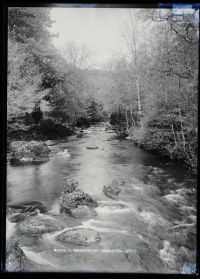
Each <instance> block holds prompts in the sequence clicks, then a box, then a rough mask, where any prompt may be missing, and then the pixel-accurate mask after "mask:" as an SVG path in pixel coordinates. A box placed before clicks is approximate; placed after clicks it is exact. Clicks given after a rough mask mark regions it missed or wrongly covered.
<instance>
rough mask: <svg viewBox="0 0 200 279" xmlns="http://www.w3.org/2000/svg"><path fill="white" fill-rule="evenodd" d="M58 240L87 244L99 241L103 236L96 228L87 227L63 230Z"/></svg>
mask: <svg viewBox="0 0 200 279" xmlns="http://www.w3.org/2000/svg"><path fill="white" fill-rule="evenodd" d="M56 240H58V241H61V242H65V243H71V244H76V245H84V246H87V245H91V244H95V243H99V242H100V240H101V237H100V235H99V233H98V232H96V231H95V230H92V229H86V228H75V229H70V230H67V231H65V232H62V233H61V234H59V235H58V236H57V237H56Z"/></svg>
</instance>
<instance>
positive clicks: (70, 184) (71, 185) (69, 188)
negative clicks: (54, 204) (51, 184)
mask: <svg viewBox="0 0 200 279" xmlns="http://www.w3.org/2000/svg"><path fill="white" fill-rule="evenodd" d="M78 186H79V183H78V181H77V180H75V179H74V178H70V179H68V180H67V183H66V184H65V185H64V186H63V193H64V194H66V193H68V194H69V193H72V192H74V191H75V190H76V189H77V188H78Z"/></svg>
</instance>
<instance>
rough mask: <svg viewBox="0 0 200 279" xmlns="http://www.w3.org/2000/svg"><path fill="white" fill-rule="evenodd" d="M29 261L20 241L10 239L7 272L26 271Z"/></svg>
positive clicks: (7, 246) (7, 248)
mask: <svg viewBox="0 0 200 279" xmlns="http://www.w3.org/2000/svg"><path fill="white" fill-rule="evenodd" d="M27 263H28V261H27V259H26V257H25V254H24V252H23V250H22V249H21V248H20V246H19V242H18V241H13V239H10V240H9V241H8V242H7V244H6V270H7V271H15V272H16V271H24V270H25V269H26V266H27Z"/></svg>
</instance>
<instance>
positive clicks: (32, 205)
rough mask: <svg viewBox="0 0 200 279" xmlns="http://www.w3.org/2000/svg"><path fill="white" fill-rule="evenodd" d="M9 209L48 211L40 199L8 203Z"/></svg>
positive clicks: (16, 210)
mask: <svg viewBox="0 0 200 279" xmlns="http://www.w3.org/2000/svg"><path fill="white" fill-rule="evenodd" d="M8 207H9V210H11V211H12V213H16V212H18V213H25V212H33V213H34V212H36V210H39V211H40V212H41V213H45V212H47V211H48V209H47V207H46V206H45V205H44V204H43V203H42V202H40V201H27V202H19V203H9V204H8Z"/></svg>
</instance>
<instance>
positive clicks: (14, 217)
mask: <svg viewBox="0 0 200 279" xmlns="http://www.w3.org/2000/svg"><path fill="white" fill-rule="evenodd" d="M25 219H26V215H25V214H22V213H13V214H11V215H10V216H8V220H9V221H10V222H11V223H18V222H22V221H24V220H25Z"/></svg>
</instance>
